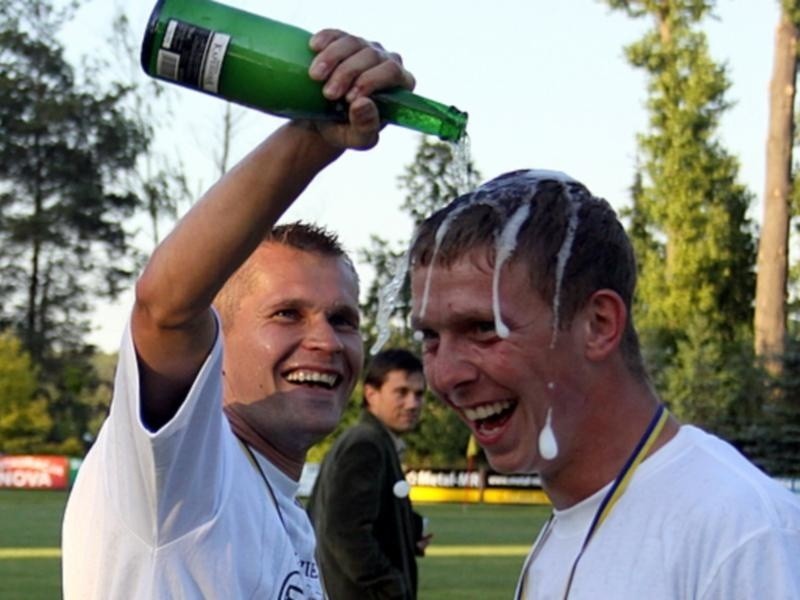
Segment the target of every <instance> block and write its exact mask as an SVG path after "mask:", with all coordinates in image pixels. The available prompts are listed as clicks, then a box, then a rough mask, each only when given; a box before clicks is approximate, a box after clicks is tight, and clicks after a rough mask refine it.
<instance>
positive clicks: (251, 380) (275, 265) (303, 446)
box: [224, 242, 363, 460]
mask: <svg viewBox="0 0 800 600" xmlns="http://www.w3.org/2000/svg"><path fill="white" fill-rule="evenodd" d="M249 261H256V262H255V267H256V268H255V270H254V271H255V275H254V276H253V278H252V281H250V282H249V283H248V286H247V291H246V292H244V293H243V294H242V297H241V299H240V301H239V304H238V307H237V309H236V311H235V313H234V315H233V317H232V319H231V320H230V322H229V323H227V324H226V327H225V332H224V342H225V353H224V385H225V389H224V399H225V404H226V406H227V410H229V411H234V412H235V413H236V415H237V416H238V417H239V418H241V419H243V420H244V421H245V422H246V423H247V425H248V427H250V428H252V430H253V431H254V432H255V433H256V434H257V435H258V436H259V437H260V438H263V439H264V440H266V442H267V443H268V444H269V445H270V446H272V447H274V448H276V449H277V450H278V451H279V452H281V453H282V454H284V455H286V456H289V457H290V458H298V457H299V458H300V460H302V459H303V458H304V457H305V452H306V451H307V450H308V448H309V447H310V446H311V445H312V444H313V443H315V442H316V441H317V440H319V439H321V438H322V437H324V436H325V435H327V434H328V433H330V432H331V431H332V430H333V429H334V427H336V424H337V423H338V422H339V418H340V417H341V414H342V411H343V409H344V406H345V404H346V403H347V400H348V398H349V397H350V393H351V392H352V390H353V387H354V386H355V382H356V380H357V378H358V375H359V371H360V368H361V363H362V359H363V351H362V341H361V335H360V333H359V330H358V326H359V312H358V283H357V281H356V276H355V273H354V272H353V270H352V267H351V266H350V265H348V264H347V263H346V261H345V260H344V259H343V258H342V257H337V256H325V255H321V254H317V253H312V252H306V251H302V250H298V249H295V248H292V247H289V246H285V245H282V244H279V243H274V242H273V243H266V244H262V245H261V246H260V247H259V248H258V249H257V250H256V252H255V253H254V255H253V256H252V257H251V258H250V259H249Z"/></svg>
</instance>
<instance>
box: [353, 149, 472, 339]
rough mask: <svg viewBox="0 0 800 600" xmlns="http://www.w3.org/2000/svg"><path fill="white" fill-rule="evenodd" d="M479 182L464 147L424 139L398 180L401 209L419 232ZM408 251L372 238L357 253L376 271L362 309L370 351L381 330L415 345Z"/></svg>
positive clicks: (403, 245)
mask: <svg viewBox="0 0 800 600" xmlns="http://www.w3.org/2000/svg"><path fill="white" fill-rule="evenodd" d="M479 180H480V174H479V173H478V171H477V170H476V169H475V166H474V165H473V163H472V160H471V158H470V157H469V156H468V151H467V150H466V148H465V146H454V145H453V144H450V143H447V142H442V141H440V140H438V139H437V138H433V137H429V136H420V144H419V147H418V148H417V152H416V154H415V156H414V161H413V162H412V163H411V164H409V165H407V166H406V169H405V171H404V173H402V174H401V175H400V176H399V177H398V183H399V184H400V187H401V189H405V190H406V195H405V198H404V199H403V203H402V205H401V208H402V210H403V211H405V212H406V213H407V214H408V215H409V216H410V217H411V220H412V223H413V225H414V227H416V226H417V225H418V224H419V223H421V222H422V221H423V220H424V219H425V218H427V217H428V216H429V215H430V214H431V213H433V212H434V211H436V210H437V209H439V208H441V207H443V206H445V205H446V204H447V203H448V202H450V201H451V200H453V199H455V198H456V197H457V196H459V195H460V194H463V193H465V192H466V191H467V190H469V189H471V188H473V187H475V186H476V185H477V183H478V181H479ZM407 246H408V242H407V241H403V242H401V243H399V244H392V243H391V242H389V241H388V240H386V239H383V238H381V237H379V236H376V235H373V236H371V247H369V248H364V249H362V250H360V251H359V253H358V259H359V262H360V263H364V264H367V265H369V266H370V267H371V268H372V271H373V277H372V280H371V282H370V285H369V288H368V289H367V294H366V298H365V300H364V302H363V303H362V305H361V310H362V314H363V315H364V319H363V325H362V329H363V331H364V336H365V337H364V339H365V347H366V348H367V349H369V348H371V347H372V345H373V344H374V342H375V340H376V338H377V335H378V329H379V326H381V325H383V326H387V327H389V329H390V339H391V340H392V343H401V344H402V343H404V342H405V343H406V344H411V343H412V340H411V332H410V331H409V330H408V314H409V311H410V309H411V307H410V305H409V302H410V299H411V293H410V290H409V287H408V281H407V280H405V279H404V278H403V277H402V275H403V271H404V270H403V266H404V265H405V254H406V249H407ZM398 278H399V279H402V281H400V280H398ZM393 280H397V281H395V283H396V284H397V285H398V286H399V287H400V290H399V292H400V293H399V296H398V298H397V300H396V303H395V305H394V306H393V307H392V309H393V310H392V311H391V315H390V317H389V319H387V320H386V321H387V322H385V323H383V322H381V321H383V319H379V318H378V309H379V306H380V304H381V302H380V299H381V295H382V292H384V291H385V290H387V289H388V287H389V286H390V284H391V283H392V281H393Z"/></svg>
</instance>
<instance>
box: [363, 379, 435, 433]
mask: <svg viewBox="0 0 800 600" xmlns="http://www.w3.org/2000/svg"><path fill="white" fill-rule="evenodd" d="M364 397H365V398H366V401H367V410H369V412H371V413H372V414H373V415H375V416H376V417H377V418H378V420H379V421H380V422H381V423H383V424H384V425H385V426H386V427H388V428H389V429H391V430H392V431H393V432H395V433H406V432H407V431H411V430H412V429H414V428H415V427H416V426H417V423H418V422H419V417H420V414H421V413H422V404H423V402H424V398H425V376H424V375H423V374H422V373H421V372H414V373H409V372H408V371H403V370H400V369H394V370H392V371H389V372H388V373H387V374H386V378H385V379H384V380H383V383H382V384H381V385H380V387H376V386H374V385H370V384H365V385H364Z"/></svg>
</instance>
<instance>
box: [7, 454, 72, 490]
mask: <svg viewBox="0 0 800 600" xmlns="http://www.w3.org/2000/svg"><path fill="white" fill-rule="evenodd" d="M69 477H70V464H69V458H68V457H66V456H48V455H18V456H0V488H6V489H7V488H18V489H49V490H65V489H67V487H68V485H69Z"/></svg>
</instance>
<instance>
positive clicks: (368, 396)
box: [364, 383, 379, 408]
mask: <svg viewBox="0 0 800 600" xmlns="http://www.w3.org/2000/svg"><path fill="white" fill-rule="evenodd" d="M378 391H379V389H378V388H376V387H375V386H374V385H370V384H369V383H365V384H364V399H365V400H366V401H367V408H369V407H370V406H372V399H373V398H374V397H375V395H376V394H377V393H378Z"/></svg>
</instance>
